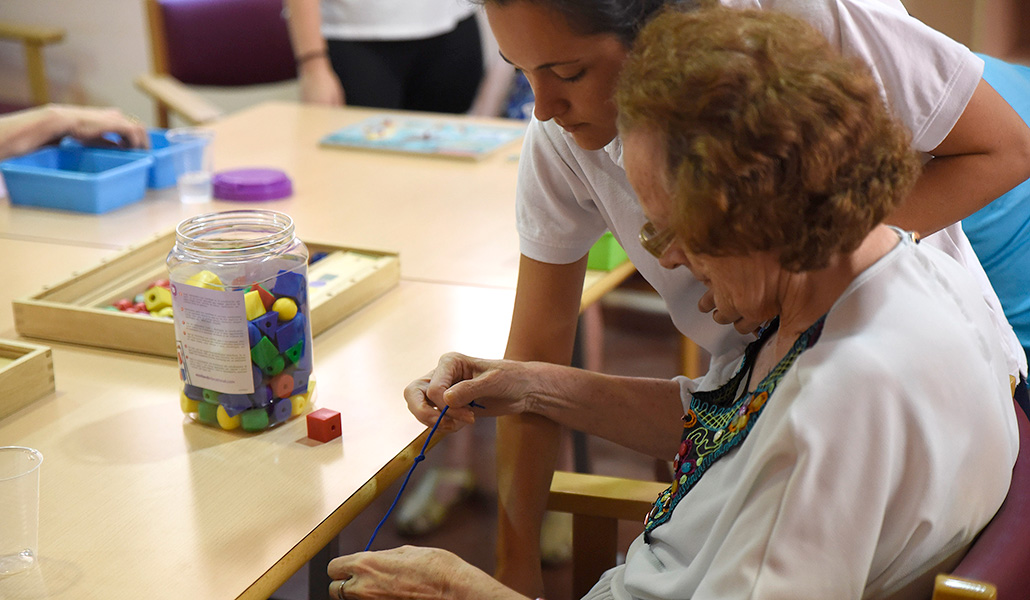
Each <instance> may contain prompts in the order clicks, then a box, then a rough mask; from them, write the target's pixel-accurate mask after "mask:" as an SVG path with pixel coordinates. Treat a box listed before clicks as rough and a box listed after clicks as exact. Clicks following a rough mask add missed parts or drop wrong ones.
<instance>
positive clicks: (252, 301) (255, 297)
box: [243, 291, 265, 321]
mask: <svg viewBox="0 0 1030 600" xmlns="http://www.w3.org/2000/svg"><path fill="white" fill-rule="evenodd" d="M243 303H244V304H245V305H246V307H247V320H248V321H253V320H254V319H256V318H258V317H260V316H261V315H263V314H265V305H264V303H262V302H261V295H260V294H258V293H257V292H256V291H249V292H247V293H246V294H243Z"/></svg>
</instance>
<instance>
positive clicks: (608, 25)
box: [471, 0, 711, 46]
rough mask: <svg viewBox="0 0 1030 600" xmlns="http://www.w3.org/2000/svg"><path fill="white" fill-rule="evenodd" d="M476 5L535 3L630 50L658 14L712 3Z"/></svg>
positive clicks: (583, 0) (607, 0)
mask: <svg viewBox="0 0 1030 600" xmlns="http://www.w3.org/2000/svg"><path fill="white" fill-rule="evenodd" d="M471 1H472V2H474V3H476V4H482V5H486V4H497V5H499V6H505V5H508V4H513V3H515V2H533V3H535V4H538V5H540V6H544V7H546V8H549V9H551V10H553V11H555V12H557V13H558V14H560V15H562V16H564V17H565V20H566V21H567V22H568V24H569V27H570V28H571V29H572V30H573V31H575V32H576V33H580V34H582V35H596V34H605V33H610V34H613V35H615V36H617V37H618V38H619V39H620V40H622V43H624V44H626V45H627V46H629V45H631V44H632V43H633V40H635V39H636V37H637V33H639V32H640V30H641V29H642V28H643V27H644V25H645V24H646V23H647V22H648V20H650V19H651V17H653V16H654V15H656V14H658V11H659V10H660V9H662V8H664V7H665V6H671V5H675V6H676V7H677V8H679V9H681V10H686V11H689V10H693V9H696V8H700V7H702V6H704V5H706V4H710V3H711V2H710V1H709V0H471Z"/></svg>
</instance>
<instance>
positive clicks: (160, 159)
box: [61, 129, 204, 190]
mask: <svg viewBox="0 0 1030 600" xmlns="http://www.w3.org/2000/svg"><path fill="white" fill-rule="evenodd" d="M147 135H148V136H149V137H150V148H149V149H147V150H138V149H133V150H119V152H126V153H132V154H136V155H143V156H149V157H151V158H153V159H154V164H153V165H151V167H150V176H149V177H148V179H147V187H148V188H151V189H155V190H161V189H164V188H170V187H172V186H174V185H175V182H176V181H178V179H179V164H178V155H180V154H182V153H184V152H190V153H194V154H200V153H202V152H203V151H204V140H200V139H198V140H196V141H188V142H179V143H177V144H171V143H169V142H168V130H167V129H148V130H147ZM120 140H121V138H119V137H117V136H114V137H112V139H111V141H112V142H114V141H120ZM61 146H62V147H66V148H81V147H82V144H81V143H80V142H79V141H78V140H76V139H75V138H71V137H67V138H64V139H63V140H61ZM199 161H200V157H199V156H198V157H197V160H196V161H194V162H199Z"/></svg>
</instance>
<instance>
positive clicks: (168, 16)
mask: <svg viewBox="0 0 1030 600" xmlns="http://www.w3.org/2000/svg"><path fill="white" fill-rule="evenodd" d="M157 3H158V5H159V8H160V11H161V17H162V21H163V22H164V37H165V45H166V48H167V57H168V72H169V74H170V75H172V76H173V77H175V78H176V79H178V80H179V81H181V82H183V83H186V84H193V85H215V86H240V85H253V84H259V83H275V82H278V81H287V80H290V79H295V78H296V77H297V69H296V65H295V64H294V61H293V51H292V48H291V46H290V36H289V31H288V30H287V28H286V19H285V18H284V16H283V14H282V10H283V5H282V0H157Z"/></svg>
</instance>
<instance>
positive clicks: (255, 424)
mask: <svg viewBox="0 0 1030 600" xmlns="http://www.w3.org/2000/svg"><path fill="white" fill-rule="evenodd" d="M240 424H241V425H242V426H243V430H244V431H261V430H263V429H267V428H268V424H269V421H268V411H267V410H265V409H263V408H252V409H250V410H248V411H245V412H243V413H241V414H240Z"/></svg>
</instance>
